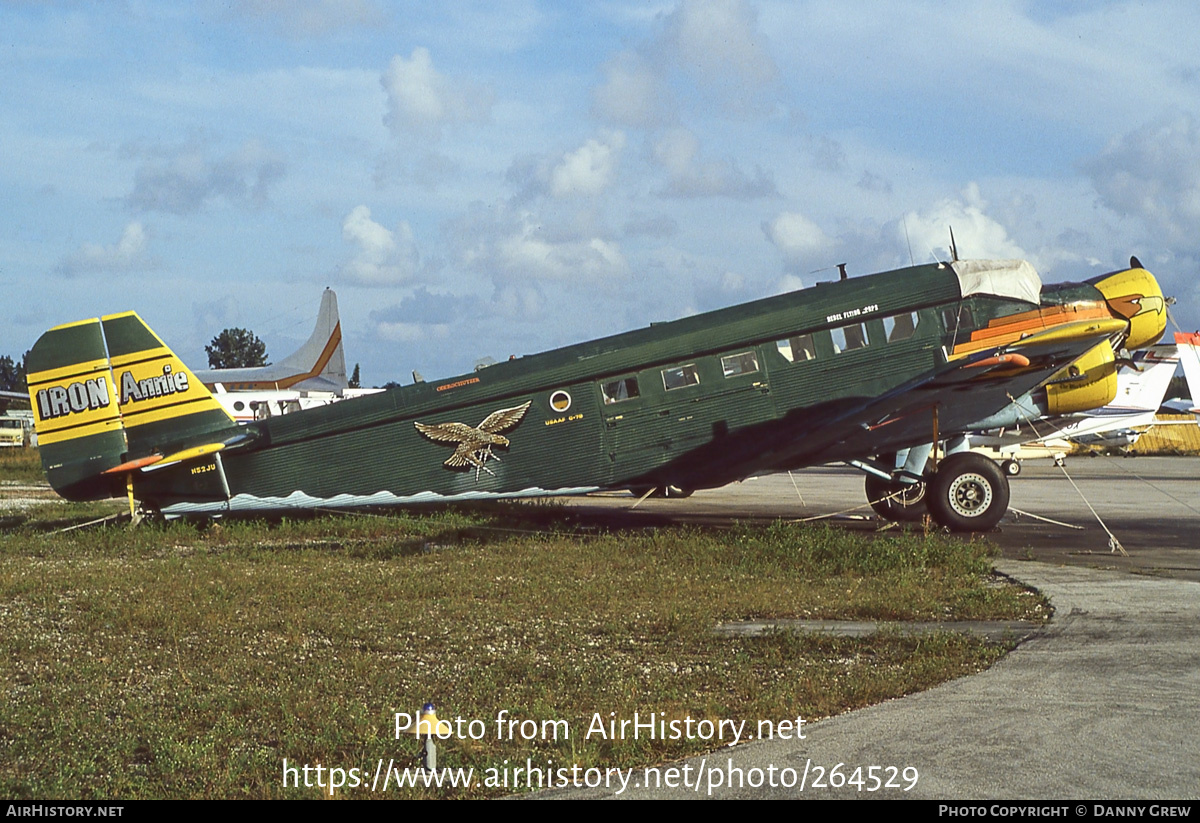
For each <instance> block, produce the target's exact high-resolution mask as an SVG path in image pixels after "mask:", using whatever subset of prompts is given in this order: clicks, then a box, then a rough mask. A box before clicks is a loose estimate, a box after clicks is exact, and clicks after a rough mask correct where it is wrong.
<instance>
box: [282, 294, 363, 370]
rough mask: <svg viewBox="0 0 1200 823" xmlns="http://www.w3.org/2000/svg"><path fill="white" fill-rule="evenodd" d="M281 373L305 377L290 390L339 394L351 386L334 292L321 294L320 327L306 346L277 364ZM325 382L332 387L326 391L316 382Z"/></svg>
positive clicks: (314, 331) (318, 317)
mask: <svg viewBox="0 0 1200 823" xmlns="http://www.w3.org/2000/svg"><path fill="white" fill-rule="evenodd" d="M276 366H277V367H278V368H279V370H280V371H287V372H294V373H295V374H297V375H301V376H302V378H303V379H302V380H301V382H305V383H306V385H304V386H300V385H299V384H298V383H293V384H292V385H290V388H305V389H311V390H313V391H338V390H340V389H344V388H346V386H347V381H346V354H345V352H344V351H343V349H342V324H341V321H340V320H339V319H338V305H337V295H336V294H334V293H333V289H325V291H324V293H323V294H322V295H321V309H320V311H318V312H317V326H316V328H315V329H313V333H312V335H311V336H310V337H309V338H308V342H306V343H305V344H304V345H303V346H301V347H300V348H299V349H297V350H296V351H295V352H293V353H292V354H290V355H288V356H287V357H285V358H284V359H283V360H281V361H279V363H277V364H276ZM317 380H319V381H321V382H322V383H325V384H328V385H329V388H327V389H323V388H321V387H320V386H318V385H316V384H315V383H312V381H317Z"/></svg>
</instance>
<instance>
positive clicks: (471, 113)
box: [380, 46, 492, 138]
mask: <svg viewBox="0 0 1200 823" xmlns="http://www.w3.org/2000/svg"><path fill="white" fill-rule="evenodd" d="M380 82H382V83H383V88H384V90H385V91H386V92H387V102H388V111H387V115H386V116H385V118H384V122H385V123H386V124H387V125H388V126H389V127H390V128H391V129H392V131H393V132H394V133H395V134H397V135H407V134H415V135H418V136H422V137H431V138H437V137H440V136H441V133H442V128H443V126H446V125H450V124H454V123H470V122H479V121H485V120H487V119H488V117H489V116H490V113H491V105H492V97H491V94H490V93H489V92H487V91H486V90H485V89H482V88H478V87H476V86H475V85H473V84H472V83H470V82H468V81H465V80H459V79H454V78H450V77H447V76H445V75H443V74H442V73H441V72H439V71H438V70H437V69H435V68H434V67H433V58H432V57H431V56H430V54H429V49H426V48H423V47H420V46H418V47H417V48H415V49H413V52H412V55H411V56H410V57H408V58H407V59H405V58H404V57H401V56H400V55H396V56H395V57H393V58H392V62H391V63H390V64H389V66H388V68H387V71H385V72H384V73H383V77H382V78H381V81H380Z"/></svg>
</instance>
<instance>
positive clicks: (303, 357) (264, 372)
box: [197, 289, 349, 392]
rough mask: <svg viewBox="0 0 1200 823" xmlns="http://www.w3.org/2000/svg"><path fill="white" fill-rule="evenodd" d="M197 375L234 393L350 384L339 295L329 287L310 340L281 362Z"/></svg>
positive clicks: (321, 388) (331, 389)
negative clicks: (339, 312) (338, 303)
mask: <svg viewBox="0 0 1200 823" xmlns="http://www.w3.org/2000/svg"><path fill="white" fill-rule="evenodd" d="M197 375H198V376H199V377H200V379H201V380H202V381H204V383H205V384H206V385H208V386H213V387H215V386H217V385H218V384H220V385H221V386H223V387H224V389H225V390H226V391H230V392H242V391H278V390H280V389H295V390H297V391H300V390H303V391H327V392H341V391H342V390H343V389H345V388H346V387H347V386H348V385H349V384H348V382H347V380H346V355H345V353H344V352H343V351H342V324H341V321H340V320H338V306H337V295H336V294H334V293H333V290H332V289H325V292H324V294H322V295H321V309H320V311H319V312H318V313H317V326H316V328H314V329H313V333H312V335H311V336H310V337H309V338H308V342H306V343H305V344H304V345H303V346H301V347H300V348H299V349H297V350H296V351H294V352H293V353H292V354H289V355H288V356H287V357H285V358H283V360H280V361H279V362H278V363H272V364H271V365H269V366H258V367H256V368H245V369H208V370H204V371H199V372H197Z"/></svg>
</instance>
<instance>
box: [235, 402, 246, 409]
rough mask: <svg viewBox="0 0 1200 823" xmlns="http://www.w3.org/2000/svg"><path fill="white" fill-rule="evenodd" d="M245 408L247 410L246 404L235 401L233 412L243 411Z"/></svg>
mask: <svg viewBox="0 0 1200 823" xmlns="http://www.w3.org/2000/svg"><path fill="white" fill-rule="evenodd" d="M244 408H246V404H245V403H243V402H242V401H241V400H235V401H234V403H233V410H234V411H242V410H243V409H244Z"/></svg>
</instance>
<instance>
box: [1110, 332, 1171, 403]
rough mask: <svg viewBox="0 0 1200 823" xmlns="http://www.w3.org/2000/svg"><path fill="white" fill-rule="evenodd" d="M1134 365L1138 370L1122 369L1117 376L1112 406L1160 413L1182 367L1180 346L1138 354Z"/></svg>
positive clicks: (1156, 347)
mask: <svg viewBox="0 0 1200 823" xmlns="http://www.w3.org/2000/svg"><path fill="white" fill-rule="evenodd" d="M1133 362H1134V364H1135V366H1136V368H1122V369H1121V371H1120V372H1119V373H1118V374H1117V396H1116V398H1115V399H1114V400H1113V401H1112V402H1111V403H1109V406H1111V407H1117V408H1122V409H1126V410H1128V411H1149V412H1157V411H1158V408H1159V406H1161V405H1162V403H1163V400H1164V399H1166V396H1167V388H1168V387H1169V386H1170V385H1171V378H1172V377H1174V376H1175V367H1176V366H1178V365H1179V355H1178V354H1177V352H1176V347H1175V346H1161V345H1160V346H1152V347H1151V348H1149V349H1144V350H1142V351H1136V352H1134V353H1133Z"/></svg>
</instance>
